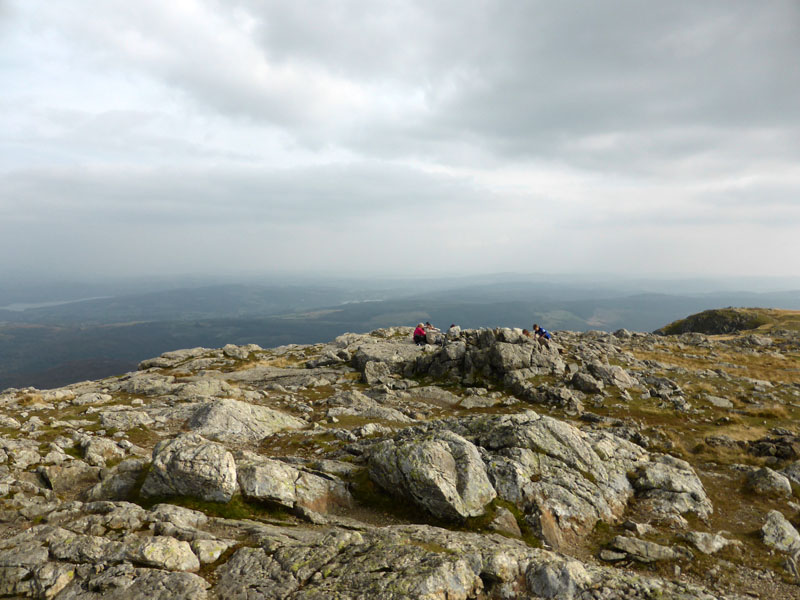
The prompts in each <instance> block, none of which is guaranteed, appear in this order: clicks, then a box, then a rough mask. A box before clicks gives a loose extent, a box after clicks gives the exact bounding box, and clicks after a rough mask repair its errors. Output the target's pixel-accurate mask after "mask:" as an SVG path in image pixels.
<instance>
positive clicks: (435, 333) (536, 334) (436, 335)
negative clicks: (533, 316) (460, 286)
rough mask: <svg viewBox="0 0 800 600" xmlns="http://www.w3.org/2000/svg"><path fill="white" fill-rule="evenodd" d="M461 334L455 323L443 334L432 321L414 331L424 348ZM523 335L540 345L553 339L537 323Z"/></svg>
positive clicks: (416, 339) (416, 338) (416, 341)
mask: <svg viewBox="0 0 800 600" xmlns="http://www.w3.org/2000/svg"><path fill="white" fill-rule="evenodd" d="M460 333H461V327H459V326H458V325H456V324H455V323H453V324H452V325H450V328H449V329H448V330H447V331H446V332H445V333H444V334H443V333H442V330H441V329H439V328H438V327H435V326H433V325H431V322H430V321H426V322H425V323H420V324H418V325H417V327H416V328H415V329H414V343H415V344H416V345H417V346H424V345H425V344H444V342H445V341H447V340H454V339H456V338H457V337H458V334H460ZM522 335H524V336H526V337H529V338H532V339H534V340H536V341H537V342H539V343H540V344H548V343H549V342H550V340H551V339H552V337H553V336H552V334H551V333H550V332H549V331H547V330H546V329H545V328H544V327H539V325H537V324H536V323H534V324H533V331H528V330H527V329H523V330H522Z"/></svg>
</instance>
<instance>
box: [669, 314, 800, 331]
mask: <svg viewBox="0 0 800 600" xmlns="http://www.w3.org/2000/svg"><path fill="white" fill-rule="evenodd" d="M781 329H787V330H793V331H800V311H797V310H778V309H774V308H716V309H712V310H705V311H703V312H701V313H698V314H696V315H690V316H688V317H686V318H685V319H679V320H677V321H673V322H672V323H670V324H669V325H665V326H664V327H661V328H660V329H656V330H655V331H654V332H653V333H657V334H659V335H679V334H681V333H705V334H709V335H722V334H727V333H738V332H740V331H748V330H760V331H762V332H764V333H766V332H769V331H773V330H781Z"/></svg>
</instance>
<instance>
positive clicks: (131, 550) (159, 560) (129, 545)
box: [125, 536, 200, 571]
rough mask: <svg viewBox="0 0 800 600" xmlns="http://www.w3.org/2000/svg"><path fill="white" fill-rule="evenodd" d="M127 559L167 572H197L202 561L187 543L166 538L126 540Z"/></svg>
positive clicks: (143, 537) (147, 537)
mask: <svg viewBox="0 0 800 600" xmlns="http://www.w3.org/2000/svg"><path fill="white" fill-rule="evenodd" d="M125 558H126V559H127V560H129V561H131V562H132V563H134V564H137V565H143V566H146V567H155V568H157V569H166V570H167V571H197V570H198V569H199V568H200V561H199V560H198V558H197V556H196V555H195V553H194V552H192V547H191V546H190V545H189V544H188V543H187V542H181V541H178V540H176V539H175V538H172V537H165V536H153V537H149V536H142V537H141V538H138V539H133V538H131V539H128V540H126V542H125Z"/></svg>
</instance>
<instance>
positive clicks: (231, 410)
mask: <svg viewBox="0 0 800 600" xmlns="http://www.w3.org/2000/svg"><path fill="white" fill-rule="evenodd" d="M306 424H307V423H306V421H304V420H302V419H298V418H297V417H293V416H291V415H287V414H286V413H282V412H280V411H277V410H273V409H271V408H267V407H266V406H258V405H255V404H248V403H247V402H240V401H239V400H233V399H231V398H223V399H220V400H211V401H209V402H206V403H205V404H203V405H202V406H200V408H198V409H197V411H196V412H195V413H194V415H192V418H191V419H190V420H189V423H188V425H189V427H190V428H191V429H192V430H193V431H194V432H195V433H197V434H199V435H202V436H205V437H207V438H210V439H214V440H219V441H226V440H234V441H238V442H247V441H250V442H257V441H260V440H262V439H263V438H265V437H267V436H268V435H272V434H273V433H275V432H277V431H283V430H285V429H301V428H303V427H305V426H306Z"/></svg>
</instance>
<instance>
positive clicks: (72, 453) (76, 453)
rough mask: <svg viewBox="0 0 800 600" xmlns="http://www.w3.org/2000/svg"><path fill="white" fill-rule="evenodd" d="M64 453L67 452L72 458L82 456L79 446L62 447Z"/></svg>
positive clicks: (80, 457)
mask: <svg viewBox="0 0 800 600" xmlns="http://www.w3.org/2000/svg"><path fill="white" fill-rule="evenodd" d="M64 454H68V455H69V456H71V457H72V458H78V459H82V458H83V452H81V450H80V448H76V447H75V446H70V447H69V448H64Z"/></svg>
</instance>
